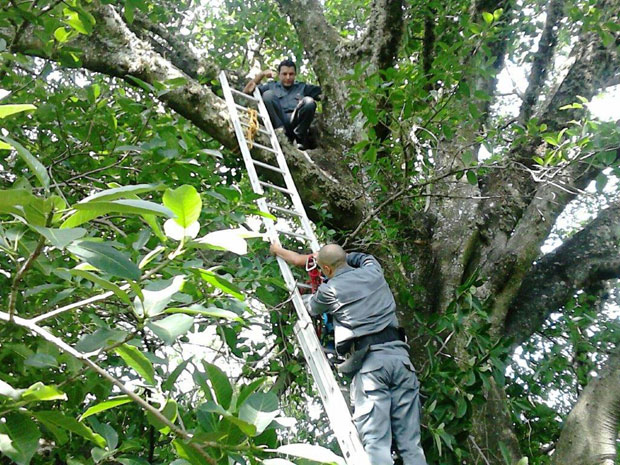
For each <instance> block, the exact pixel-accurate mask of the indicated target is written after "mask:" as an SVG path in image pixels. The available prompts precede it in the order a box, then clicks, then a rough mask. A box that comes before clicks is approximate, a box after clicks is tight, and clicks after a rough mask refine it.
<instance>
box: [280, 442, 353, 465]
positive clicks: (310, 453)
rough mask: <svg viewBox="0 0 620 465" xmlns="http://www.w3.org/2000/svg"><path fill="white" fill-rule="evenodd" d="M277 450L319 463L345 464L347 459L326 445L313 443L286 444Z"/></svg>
mask: <svg viewBox="0 0 620 465" xmlns="http://www.w3.org/2000/svg"><path fill="white" fill-rule="evenodd" d="M275 452H278V453H280V454H286V455H292V456H293V457H299V458H302V459H308V460H312V461H314V462H319V463H327V464H330V465H332V464H333V465H345V461H344V460H343V459H342V457H339V456H338V455H336V454H334V453H333V452H332V451H331V450H329V449H326V448H325V447H321V446H315V445H312V444H286V445H284V446H280V447H278V448H277V449H276V450H275Z"/></svg>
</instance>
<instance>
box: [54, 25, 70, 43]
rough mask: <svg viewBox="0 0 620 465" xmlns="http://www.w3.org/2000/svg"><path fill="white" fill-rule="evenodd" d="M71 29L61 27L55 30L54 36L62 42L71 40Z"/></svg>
mask: <svg viewBox="0 0 620 465" xmlns="http://www.w3.org/2000/svg"><path fill="white" fill-rule="evenodd" d="M70 37H71V31H67V30H66V29H65V28H64V27H59V28H57V29H56V30H55V31H54V38H55V39H56V40H57V41H58V42H60V43H61V44H62V43H64V42H66V41H67V40H69V38H70Z"/></svg>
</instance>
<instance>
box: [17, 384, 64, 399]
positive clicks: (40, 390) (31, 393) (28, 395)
mask: <svg viewBox="0 0 620 465" xmlns="http://www.w3.org/2000/svg"><path fill="white" fill-rule="evenodd" d="M20 400H23V401H26V402H33V401H49V400H67V395H66V394H65V393H64V392H62V391H60V390H59V389H58V388H57V387H56V386H47V385H45V384H43V383H42V382H41V381H38V382H36V383H34V384H33V385H32V386H30V387H29V388H28V389H26V390H25V391H24V392H22V394H21V399H20Z"/></svg>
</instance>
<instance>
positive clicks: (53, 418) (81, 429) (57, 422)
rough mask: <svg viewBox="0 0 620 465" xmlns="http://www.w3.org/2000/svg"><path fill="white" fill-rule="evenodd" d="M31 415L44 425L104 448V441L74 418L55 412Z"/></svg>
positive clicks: (41, 412)
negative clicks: (68, 432) (70, 433)
mask: <svg viewBox="0 0 620 465" xmlns="http://www.w3.org/2000/svg"><path fill="white" fill-rule="evenodd" d="M33 415H34V416H35V417H36V418H37V419H38V420H39V421H41V422H42V423H43V424H45V425H47V424H50V425H53V426H56V427H59V428H62V429H65V430H67V431H70V432H72V433H75V434H77V435H79V436H82V437H83V438H85V439H88V440H89V441H92V442H94V443H95V444H97V445H98V446H99V447H105V446H106V441H105V439H103V437H102V436H100V435H99V434H96V433H94V432H93V431H92V430H91V429H90V428H89V427H88V426H86V425H85V424H83V423H80V422H79V421H77V420H76V419H75V418H71V417H68V416H65V415H63V414H62V413H60V412H58V411H55V410H54V411H52V410H49V411H39V412H35V413H34V414H33Z"/></svg>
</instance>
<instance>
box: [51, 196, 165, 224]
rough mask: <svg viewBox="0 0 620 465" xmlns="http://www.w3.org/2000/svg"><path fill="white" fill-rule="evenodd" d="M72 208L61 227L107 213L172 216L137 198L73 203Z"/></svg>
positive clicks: (161, 207) (154, 204) (161, 208)
mask: <svg viewBox="0 0 620 465" xmlns="http://www.w3.org/2000/svg"><path fill="white" fill-rule="evenodd" d="M73 208H74V209H75V210H77V211H76V212H75V213H74V214H73V215H71V216H70V217H69V218H67V219H66V220H65V221H64V222H63V224H62V225H61V228H73V227H75V226H79V225H80V224H83V223H86V222H87V221H90V220H92V219H93V218H97V217H99V216H103V215H107V214H108V213H133V214H136V215H156V216H165V217H166V218H171V217H172V216H173V213H172V211H170V210H169V209H168V208H166V207H163V206H161V205H159V204H157V203H154V202H149V201H147V200H139V199H123V200H111V201H102V202H100V201H97V202H87V203H77V204H75V205H73Z"/></svg>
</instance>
